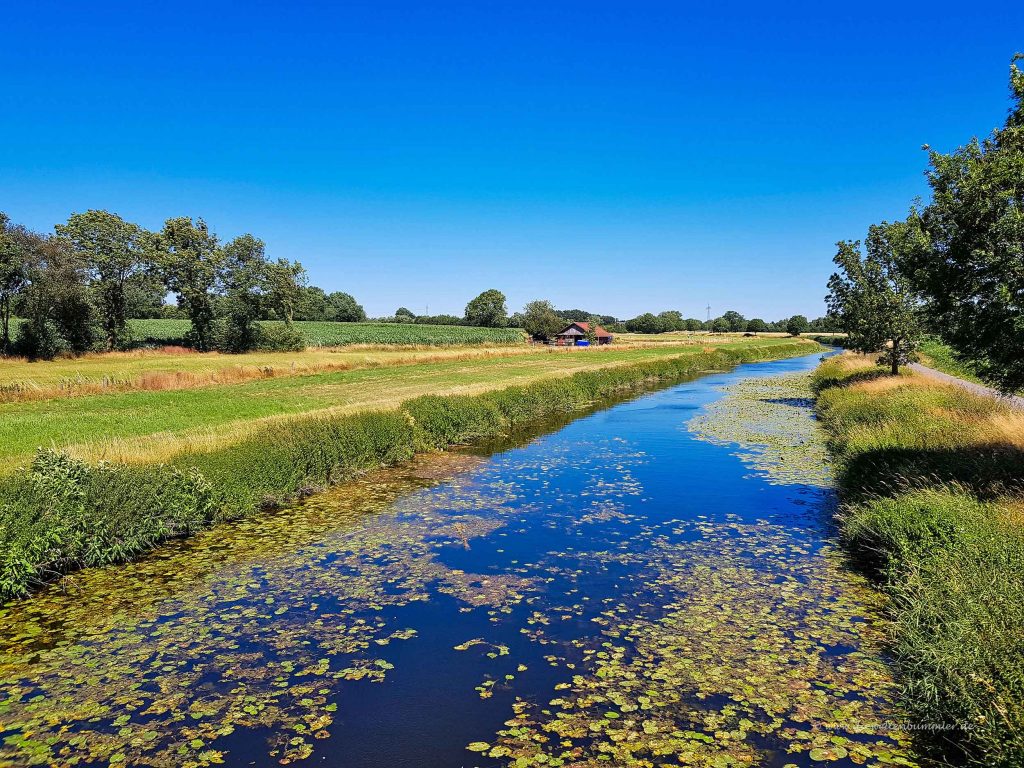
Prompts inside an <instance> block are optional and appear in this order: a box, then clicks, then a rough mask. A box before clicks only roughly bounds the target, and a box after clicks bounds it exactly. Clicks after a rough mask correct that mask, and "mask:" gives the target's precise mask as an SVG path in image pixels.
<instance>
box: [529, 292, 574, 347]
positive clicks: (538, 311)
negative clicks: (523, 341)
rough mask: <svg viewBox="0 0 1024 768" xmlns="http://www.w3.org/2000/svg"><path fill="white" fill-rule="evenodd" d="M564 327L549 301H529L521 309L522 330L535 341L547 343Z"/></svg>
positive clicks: (563, 322) (562, 321) (564, 323)
mask: <svg viewBox="0 0 1024 768" xmlns="http://www.w3.org/2000/svg"><path fill="white" fill-rule="evenodd" d="M565 326H566V322H565V320H563V319H562V318H561V317H559V316H558V312H556V311H555V306H554V305H553V304H552V303H551V302H550V301H545V300H537V301H531V302H530V303H529V304H527V305H526V306H525V307H523V318H522V328H523V330H524V331H526V332H527V333H528V334H530V336H532V337H533V338H535V339H542V340H544V341H547V340H548V339H550V338H551V337H552V336H554V335H555V334H556V333H558V332H559V331H560V330H562V328H564V327H565Z"/></svg>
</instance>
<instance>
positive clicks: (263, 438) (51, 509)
mask: <svg viewBox="0 0 1024 768" xmlns="http://www.w3.org/2000/svg"><path fill="white" fill-rule="evenodd" d="M813 351H814V350H813V348H810V347H809V345H808V344H807V343H806V342H805V343H799V342H796V343H787V344H779V343H774V344H763V345H747V346H743V347H740V348H735V349H729V348H725V349H718V350H715V351H713V352H701V353H697V354H687V355H679V356H675V357H670V358H667V359H659V360H648V361H646V362H639V363H636V364H632V365H622V366H617V367H613V368H600V369H596V370H592V371H583V372H579V373H575V374H573V375H571V376H566V377H561V378H556V379H547V380H543V381H539V382H536V383H533V384H529V385H525V386H514V387H508V388H505V389H501V390H495V391H491V392H487V393H485V394H482V395H476V396H445V397H440V396H434V395H427V396H423V397H418V398H415V399H412V400H409V401H407V402H405V403H404V404H403V405H402V407H401V408H399V409H398V410H390V411H376V412H365V413H358V414H354V415H340V416H311V417H307V418H302V419H296V420H291V421H287V422H280V423H271V424H267V425H265V426H264V427H262V428H261V429H259V430H258V431H257V432H256V433H254V434H252V435H249V436H248V437H246V438H245V439H243V440H241V441H239V442H237V443H234V444H231V445H228V446H225V447H223V448H220V449H217V450H212V451H209V452H205V453H190V454H183V455H180V456H178V457H176V458H175V459H174V460H173V461H172V462H170V463H169V464H160V465H141V466H124V465H112V464H99V465H88V464H86V463H84V462H81V461H77V460H74V459H70V458H68V457H66V456H63V455H61V454H59V453H56V452H54V451H50V450H47V451H41V452H40V453H39V454H38V455H37V456H36V459H35V461H34V463H33V465H32V467H31V468H28V469H26V470H24V471H21V472H19V473H17V474H15V475H13V476H11V477H9V478H7V479H5V480H4V481H2V482H0V598H9V597H13V596H19V595H24V594H25V593H26V592H27V591H28V590H29V589H31V588H32V587H33V586H35V585H38V584H41V583H43V582H45V581H48V580H50V579H52V578H54V577H55V576H57V575H59V574H62V573H67V572H69V571H73V570H75V569H77V568H81V567H85V566H92V565H100V564H105V563H111V562H119V561H125V560H129V559H131V558H134V557H137V556H138V555H139V554H141V553H143V552H145V551H146V550H148V549H150V548H152V547H153V546H155V545H156V544H157V543H158V542H159V541H161V540H163V539H166V538H168V537H171V536H181V535H187V534H189V533H191V532H193V531H195V530H197V529H200V528H203V527H205V526H208V525H211V524H213V523H216V522H218V521H220V520H226V519H234V518H238V517H242V516H245V515H248V514H251V513H252V512H254V511H256V510H259V509H266V508H272V507H276V506H278V505H281V504H283V503H286V502H287V501H288V500H290V499H293V498H296V497H298V496H302V495H304V494H308V493H311V492H313V491H316V490H317V489H320V488H323V487H325V486H327V485H329V484H331V483H335V482H339V481H342V480H344V479H346V478H350V477H352V476H354V475H355V474H357V473H359V472H362V471H365V470H368V469H370V468H373V467H380V466H388V465H393V464H396V463H399V462H401V461H405V460H407V459H409V458H411V457H412V455H413V454H414V453H415V452H416V451H420V450H429V449H437V448H444V447H446V446H450V445H452V444H456V443H463V442H468V441H472V440H475V439H480V438H485V437H490V436H497V435H500V434H502V433H504V432H507V431H508V430H510V429H513V428H515V427H517V426H521V425H524V424H527V423H529V422H534V421H537V420H540V419H543V418H545V417H547V416H551V415H554V414H563V413H566V412H570V411H577V410H580V409H582V408H585V407H587V406H588V405H589V404H591V403H593V402H595V401H597V400H599V399H601V398H603V397H607V396H610V395H613V394H615V393H621V392H628V391H630V390H635V389H639V388H642V387H644V386H647V385H651V384H653V383H656V382H673V381H678V380H680V379H681V378H682V377H685V376H688V375H692V374H694V373H698V372H701V371H707V370H721V369H724V368H728V367H730V366H732V365H735V364H737V363H741V362H753V361H757V360H767V359H779V358H784V357H792V356H796V355H803V354H808V353H809V352H813Z"/></svg>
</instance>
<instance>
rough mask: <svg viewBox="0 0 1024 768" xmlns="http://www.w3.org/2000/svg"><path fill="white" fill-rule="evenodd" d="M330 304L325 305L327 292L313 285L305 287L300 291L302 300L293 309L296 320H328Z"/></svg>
mask: <svg viewBox="0 0 1024 768" xmlns="http://www.w3.org/2000/svg"><path fill="white" fill-rule="evenodd" d="M329 313H330V304H328V303H327V292H326V291H324V289H323V288H318V287H317V286H315V285H307V286H306V287H304V288H303V289H302V298H301V299H300V300H299V305H298V307H296V309H295V319H296V320H318V321H321V322H322V321H325V320H330V319H331V318H330V314H329Z"/></svg>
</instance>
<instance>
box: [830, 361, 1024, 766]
mask: <svg viewBox="0 0 1024 768" xmlns="http://www.w3.org/2000/svg"><path fill="white" fill-rule="evenodd" d="M816 386H817V388H818V395H817V409H818V415H819V418H820V419H821V422H822V424H823V426H824V428H825V430H826V432H827V435H828V440H829V448H830V450H831V451H832V453H833V455H834V457H835V460H836V470H837V478H838V483H839V490H840V494H841V498H842V500H843V504H842V507H841V512H840V526H841V531H842V536H843V539H844V543H845V545H846V547H847V549H848V551H849V552H850V554H851V556H852V557H853V558H854V559H855V561H856V562H858V563H859V564H860V565H862V566H863V567H864V568H865V569H867V570H868V571H869V572H870V573H871V574H872V575H873V576H874V577H875V578H876V579H877V580H878V581H879V583H880V585H881V586H882V588H883V589H884V590H885V591H886V592H887V594H888V595H889V597H890V608H891V616H892V653H893V658H894V660H895V664H896V666H897V671H898V674H899V677H900V680H901V685H902V692H903V698H904V701H905V704H906V707H907V710H908V713H909V715H910V717H911V721H910V725H911V726H912V727H914V728H915V729H916V733H918V734H919V735H920V736H921V738H920V741H921V746H922V747H923V748H924V749H926V750H929V751H932V752H934V753H935V755H936V757H938V758H940V759H943V760H945V761H948V762H949V763H950V764H954V765H976V766H988V767H991V766H1005V768H1010V766H1021V765H1024V534H1022V528H1021V525H1022V523H1024V414H1021V413H1019V412H1016V411H1013V410H1012V409H1010V408H1008V407H1007V406H1005V405H1003V404H1001V403H999V402H998V401H996V400H994V399H990V398H985V397H978V396H974V395H971V394H969V393H967V392H965V391H963V390H962V389H959V388H956V387H950V386H946V385H942V384H938V383H936V382H934V381H931V380H928V379H926V378H924V377H920V376H912V375H910V376H902V377H890V376H888V375H886V374H885V373H884V372H883V371H881V370H879V369H875V368H873V367H870V366H866V365H865V364H863V363H859V364H858V363H857V362H856V358H853V357H851V356H843V357H838V358H832V359H830V360H827V361H825V362H824V363H823V364H822V365H821V366H820V368H819V369H818V371H817V372H816Z"/></svg>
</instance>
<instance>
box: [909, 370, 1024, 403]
mask: <svg viewBox="0 0 1024 768" xmlns="http://www.w3.org/2000/svg"><path fill="white" fill-rule="evenodd" d="M910 367H911V369H913V370H914V371H915V372H917V373H920V374H922V375H924V376H931V377H932V378H933V379H939V380H940V381H944V382H946V383H948V384H956V385H957V386H958V387H963V388H964V389H966V390H968V391H969V392H973V393H975V394H976V395H984V396H987V397H995V398H998V399H999V400H1001V401H1003V402H1004V403H1007V404H1008V405H1012V406H1014V407H1015V408H1024V397H1020V396H1019V395H1004V394H1002V393H1000V392H999V390H996V389H992V388H991V387H986V386H984V385H982V384H975V383H974V382H973V381H967V380H966V379H961V378H959V377H957V376H950V375H949V374H948V373H943V372H942V371H937V370H935V369H934V368H929V367H928V366H926V365H921V364H920V363H911V364H910Z"/></svg>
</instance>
